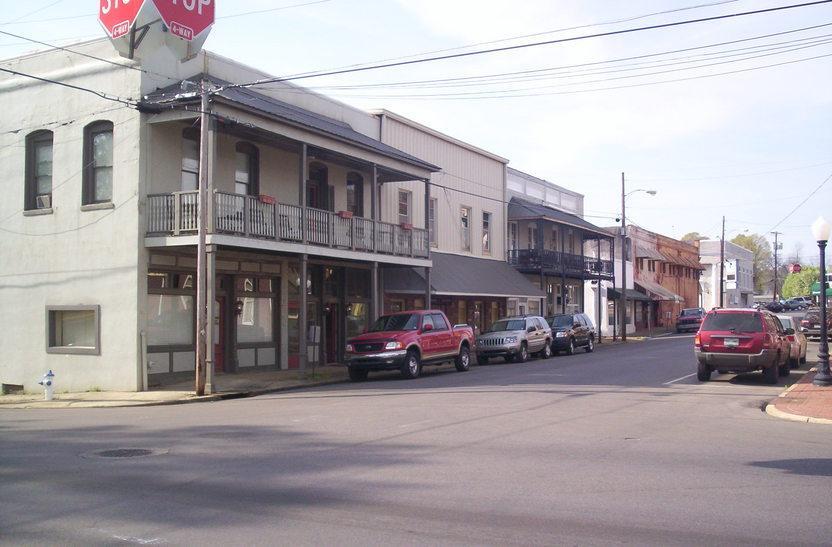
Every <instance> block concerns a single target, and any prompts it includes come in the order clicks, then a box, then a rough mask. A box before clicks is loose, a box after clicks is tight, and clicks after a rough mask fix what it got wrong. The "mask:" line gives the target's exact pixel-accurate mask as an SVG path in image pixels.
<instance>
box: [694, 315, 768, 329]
mask: <svg viewBox="0 0 832 547" xmlns="http://www.w3.org/2000/svg"><path fill="white" fill-rule="evenodd" d="M702 330H703V331H720V330H727V331H735V332H762V331H763V322H762V320H761V319H760V315H759V314H757V313H711V314H708V316H707V317H705V322H704V323H703V324H702Z"/></svg>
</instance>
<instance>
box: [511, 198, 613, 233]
mask: <svg viewBox="0 0 832 547" xmlns="http://www.w3.org/2000/svg"><path fill="white" fill-rule="evenodd" d="M508 219H509V220H534V219H544V220H550V221H552V222H557V223H560V224H566V225H569V226H574V227H576V228H581V229H583V230H586V231H587V232H593V233H595V234H596V235H598V236H600V237H602V238H606V239H612V238H613V237H614V236H613V234H610V233H609V232H607V231H606V230H604V229H603V228H599V227H598V226H596V225H594V224H592V223H591V222H587V221H586V220H584V219H582V218H581V217H579V216H578V215H573V214H571V213H567V212H565V211H560V210H558V209H555V208H554V207H548V206H546V205H541V204H539V203H532V202H530V201H526V200H524V199H520V198H516V197H513V198H511V201H510V202H509V204H508Z"/></svg>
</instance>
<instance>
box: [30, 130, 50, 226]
mask: <svg viewBox="0 0 832 547" xmlns="http://www.w3.org/2000/svg"><path fill="white" fill-rule="evenodd" d="M52 139H53V137H52V132H51V131H36V132H34V133H31V134H30V135H29V136H27V137H26V199H25V203H24V209H26V210H32V209H49V208H50V207H52Z"/></svg>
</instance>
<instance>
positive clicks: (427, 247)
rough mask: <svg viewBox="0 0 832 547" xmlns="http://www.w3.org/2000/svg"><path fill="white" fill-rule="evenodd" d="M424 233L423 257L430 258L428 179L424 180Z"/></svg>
mask: <svg viewBox="0 0 832 547" xmlns="http://www.w3.org/2000/svg"><path fill="white" fill-rule="evenodd" d="M425 233H426V234H427V239H426V241H425V249H424V251H425V256H426V257H427V258H430V241H431V233H430V179H429V178H427V179H425ZM437 243H439V242H438V241H437ZM420 250H421V249H420ZM420 256H421V255H420Z"/></svg>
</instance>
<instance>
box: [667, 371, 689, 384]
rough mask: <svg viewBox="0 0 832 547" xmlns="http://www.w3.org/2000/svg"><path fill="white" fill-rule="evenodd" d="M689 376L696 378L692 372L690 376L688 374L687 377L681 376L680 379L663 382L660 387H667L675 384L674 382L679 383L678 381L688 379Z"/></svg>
mask: <svg viewBox="0 0 832 547" xmlns="http://www.w3.org/2000/svg"><path fill="white" fill-rule="evenodd" d="M691 376H696V373H695V372H693V373H691V374H688V375H687V376H682V377H681V378H676V379H675V380H671V381H669V382H665V383H663V384H662V385H663V386H669V385H670V384H675V383H676V382H680V381H682V380H684V379H686V378H690V377H691Z"/></svg>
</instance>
